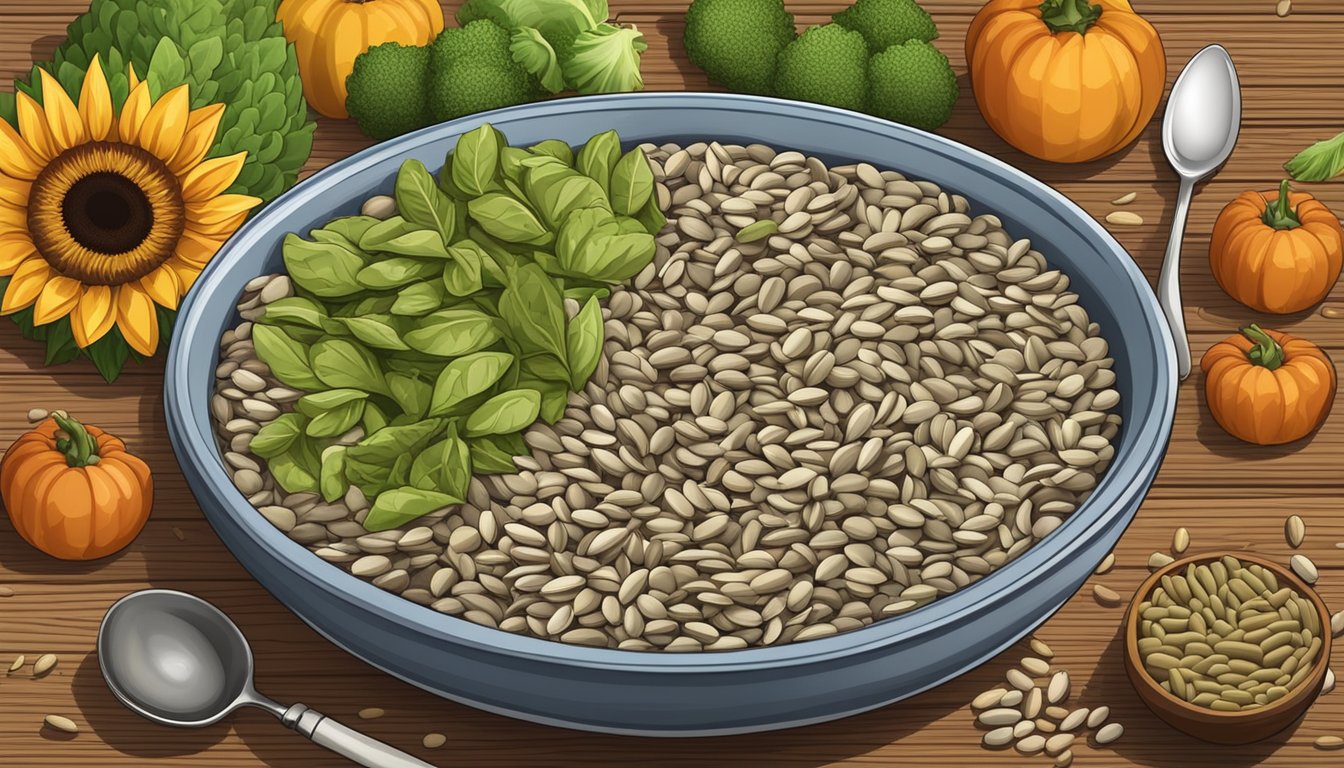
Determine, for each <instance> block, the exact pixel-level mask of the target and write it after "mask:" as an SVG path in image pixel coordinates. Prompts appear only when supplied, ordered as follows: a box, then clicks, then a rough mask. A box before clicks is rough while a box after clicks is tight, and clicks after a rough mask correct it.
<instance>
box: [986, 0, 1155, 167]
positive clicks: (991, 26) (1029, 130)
mask: <svg viewBox="0 0 1344 768" xmlns="http://www.w3.org/2000/svg"><path fill="white" fill-rule="evenodd" d="M966 61H967V62H968V63H969V65H970V72H971V86H972V90H973V91H974V93H975V102H976V104H977V105H979V107H980V113H981V114H982V115H984V117H985V122H987V123H989V126H990V127H991V128H993V129H994V132H995V133H997V134H999V136H1001V137H1003V139H1004V141H1007V142H1008V143H1009V144H1012V145H1013V146H1014V147H1017V148H1018V149H1020V150H1022V151H1023V152H1026V153H1027V154H1029V155H1033V156H1035V157H1039V158H1041V159H1043V160H1050V161H1052V162H1057V163H1081V162H1086V161H1088V160H1096V159H1097V158H1100V157H1105V156H1106V155H1109V154H1112V153H1114V152H1116V151H1118V150H1120V149H1121V148H1123V147H1124V146H1125V145H1127V144H1129V143H1130V142H1131V141H1133V140H1134V139H1136V138H1137V137H1138V135H1139V133H1141V132H1142V131H1143V129H1144V126H1146V125H1147V124H1148V121H1149V120H1151V119H1152V117H1153V113H1154V112H1155V111H1156V110H1157V105H1158V102H1160V101H1161V100H1162V90H1163V88H1164V87H1165V85H1166V79H1167V60H1166V54H1165V52H1164V51H1163V49H1162V40H1161V38H1159V37H1158V35H1157V30H1155V29H1153V27H1152V25H1151V24H1149V23H1148V22H1147V21H1145V20H1144V19H1143V17H1141V16H1139V15H1138V14H1136V13H1135V12H1134V9H1133V8H1131V7H1130V5H1129V3H1128V2H1127V0H1097V2H1096V3H1095V4H1093V3H1091V2H1089V0H1045V2H1041V0H990V2H988V3H986V4H985V6H984V7H983V8H981V9H980V12H979V13H977V14H976V16H975V19H974V21H972V22H971V28H970V30H969V31H968V32H967V33H966Z"/></svg>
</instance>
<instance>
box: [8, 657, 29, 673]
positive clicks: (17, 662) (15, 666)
mask: <svg viewBox="0 0 1344 768" xmlns="http://www.w3.org/2000/svg"><path fill="white" fill-rule="evenodd" d="M25 661H27V658H26V657H25V656H24V655H23V654H19V655H18V657H17V658H16V659H14V662H13V663H12V664H10V665H9V671H10V673H11V674H12V673H14V672H18V671H19V670H20V669H23V664H24V662H25Z"/></svg>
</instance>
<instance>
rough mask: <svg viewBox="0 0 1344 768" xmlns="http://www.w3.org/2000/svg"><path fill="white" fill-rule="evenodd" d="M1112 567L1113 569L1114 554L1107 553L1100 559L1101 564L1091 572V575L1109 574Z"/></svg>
mask: <svg viewBox="0 0 1344 768" xmlns="http://www.w3.org/2000/svg"><path fill="white" fill-rule="evenodd" d="M1114 567H1115V553H1114V552H1107V553H1106V556H1105V557H1103V558H1102V559H1101V564H1100V565H1098V566H1097V569H1096V570H1095V571H1093V573H1095V574H1097V575H1098V576H1100V575H1101V574H1103V573H1107V572H1109V571H1110V570H1111V569H1112V568H1114Z"/></svg>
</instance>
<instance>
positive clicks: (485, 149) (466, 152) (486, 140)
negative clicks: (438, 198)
mask: <svg viewBox="0 0 1344 768" xmlns="http://www.w3.org/2000/svg"><path fill="white" fill-rule="evenodd" d="M505 146H507V142H505V141H503V136H502V135H501V134H500V133H499V131H497V130H495V128H494V126H491V125H489V124H486V125H482V126H481V127H480V128H477V129H476V130H474V131H470V132H468V133H465V134H463V135H462V138H460V139H458V140H457V149H455V150H453V170H452V178H453V183H454V184H455V185H456V186H457V187H458V189H461V190H462V191H463V192H466V193H467V194H469V195H472V196H474V197H479V196H481V195H484V194H485V193H486V192H488V191H489V190H490V189H491V188H492V187H493V186H494V184H495V182H496V178H497V177H498V175H499V152H500V150H501V149H503V148H504V147H505Z"/></svg>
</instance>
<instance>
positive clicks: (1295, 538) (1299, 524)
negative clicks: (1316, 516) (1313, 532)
mask: <svg viewBox="0 0 1344 768" xmlns="http://www.w3.org/2000/svg"><path fill="white" fill-rule="evenodd" d="M1283 536H1284V538H1285V539H1287V540H1288V544H1289V546H1291V547H1292V548H1293V549H1297V548H1298V547H1300V546H1302V541H1303V539H1305V538H1307V524H1306V523H1304V522H1303V521H1302V518H1301V517H1298V516H1297V515H1290V516H1289V517H1288V520H1287V521H1286V522H1285V523H1284V524H1283Z"/></svg>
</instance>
